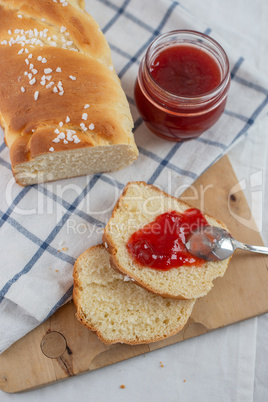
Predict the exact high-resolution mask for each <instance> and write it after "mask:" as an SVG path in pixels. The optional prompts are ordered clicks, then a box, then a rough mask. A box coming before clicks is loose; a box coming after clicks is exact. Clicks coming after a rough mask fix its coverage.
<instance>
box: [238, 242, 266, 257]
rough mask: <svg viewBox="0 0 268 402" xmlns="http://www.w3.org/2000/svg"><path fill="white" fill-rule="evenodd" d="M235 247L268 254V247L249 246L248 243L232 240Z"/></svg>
mask: <svg viewBox="0 0 268 402" xmlns="http://www.w3.org/2000/svg"><path fill="white" fill-rule="evenodd" d="M234 243H235V246H236V248H241V249H242V250H248V251H253V253H261V254H268V247H261V246H250V245H249V244H244V243H240V241H237V240H235V241H234Z"/></svg>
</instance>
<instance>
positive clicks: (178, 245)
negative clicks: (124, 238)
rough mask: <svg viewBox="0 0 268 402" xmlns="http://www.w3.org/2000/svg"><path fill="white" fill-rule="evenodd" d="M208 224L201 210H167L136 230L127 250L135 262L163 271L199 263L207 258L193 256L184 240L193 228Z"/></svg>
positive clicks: (198, 264)
mask: <svg viewBox="0 0 268 402" xmlns="http://www.w3.org/2000/svg"><path fill="white" fill-rule="evenodd" d="M207 225H208V222H207V220H206V219H205V217H204V215H203V214H202V213H201V211H200V210H199V209H195V208H191V209H187V210H186V211H185V212H184V213H179V212H176V211H171V212H167V213H164V214H161V215H159V216H158V217H157V218H156V219H155V220H154V221H153V222H150V223H148V224H147V225H145V226H144V227H143V228H141V229H139V230H138V231H136V232H134V233H133V234H132V235H131V236H130V238H129V240H128V242H127V249H128V251H129V253H130V254H131V256H132V258H133V259H134V261H135V262H137V263H139V264H140V265H142V266H146V267H150V268H154V269H159V270H162V271H167V270H169V269H171V268H175V267H180V266H182V265H184V266H185V265H186V266H192V265H195V266H200V265H202V264H203V263H204V260H202V259H200V258H197V257H194V256H192V255H191V254H190V253H189V252H188V251H187V249H186V247H185V243H186V242H187V239H188V237H189V235H190V234H191V233H192V232H193V231H195V230H196V229H198V228H200V227H204V226H207Z"/></svg>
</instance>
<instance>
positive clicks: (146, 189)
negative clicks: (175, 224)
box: [103, 182, 230, 299]
mask: <svg viewBox="0 0 268 402" xmlns="http://www.w3.org/2000/svg"><path fill="white" fill-rule="evenodd" d="M188 208H191V206H190V205H188V204H186V203H184V202H182V201H180V200H179V199H178V198H174V197H171V196H170V195H168V194H167V193H164V192H163V191H161V190H159V189H158V188H157V187H155V186H152V185H148V184H146V183H145V182H132V183H129V184H128V185H127V186H126V187H125V190H124V191H123V194H122V196H121V197H120V198H119V200H118V202H117V204H116V206H115V208H114V210H113V214H112V217H111V219H110V220H109V222H108V224H107V226H106V228H105V230H104V236H103V240H104V242H105V243H107V245H108V250H109V252H110V253H111V264H112V266H114V268H116V269H117V270H119V271H120V272H121V273H123V274H124V275H127V276H128V277H130V278H132V279H134V280H135V283H136V284H138V285H140V286H142V287H144V288H145V289H147V290H149V291H151V292H153V293H155V294H158V295H161V296H163V297H171V298H180V299H193V298H198V297H202V296H205V295H206V294H207V293H208V292H209V291H210V290H211V288H212V287H213V280H214V279H216V278H217V277H221V276H223V275H224V273H225V271H226V269H227V267H228V263H229V261H230V259H227V260H224V261H220V262H205V263H204V265H202V266H192V267H189V266H181V267H177V268H172V269H170V270H168V271H161V270H156V269H152V268H149V267H145V266H142V265H140V264H137V263H136V262H135V261H134V260H133V258H132V257H131V255H130V254H129V252H128V250H127V248H126V244H127V242H128V239H129V238H130V236H131V235H132V234H133V233H134V232H136V231H137V230H138V229H140V228H141V227H143V226H144V225H146V224H147V223H150V222H152V221H154V220H155V218H156V217H157V216H159V215H160V214H162V213H165V212H168V211H173V210H175V211H178V212H184V211H185V210H186V209H188ZM204 216H205V218H206V219H207V221H208V223H209V224H210V225H213V226H218V227H222V228H224V229H226V226H225V225H224V224H223V223H221V222H219V221H218V220H216V219H214V218H212V217H210V216H209V215H206V214H204Z"/></svg>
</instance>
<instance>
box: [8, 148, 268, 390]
mask: <svg viewBox="0 0 268 402" xmlns="http://www.w3.org/2000/svg"><path fill="white" fill-rule="evenodd" d="M236 184H237V178H236V176H235V174H234V172H233V169H232V167H231V164H230V162H229V160H228V157H227V156H224V157H223V158H222V159H221V160H220V161H218V162H217V163H216V164H215V165H214V166H212V167H211V168H210V169H208V170H207V171H206V172H205V173H204V174H203V175H202V176H201V177H200V178H199V179H198V180H197V181H196V182H195V183H194V188H193V187H192V188H189V189H187V191H186V192H185V193H184V194H183V197H182V199H183V200H185V201H186V202H188V203H189V204H191V205H193V206H195V207H198V208H202V209H203V210H204V211H205V212H207V213H209V214H210V215H213V216H215V217H217V218H218V219H220V220H222V221H223V222H225V223H226V225H227V226H228V228H229V230H230V231H231V233H232V234H233V236H234V237H236V238H237V239H238V240H240V241H242V242H246V243H248V244H255V245H262V244H263V243H262V239H261V236H260V234H259V233H258V231H257V229H256V226H255V224H254V222H253V220H252V219H251V216H250V209H249V206H248V204H247V201H246V199H245V196H244V194H243V192H242V191H241V190H240V191H237V190H239V188H237V186H236ZM234 188H235V193H233V192H232V189H234ZM201 194H204V197H201V196H200V195H201ZM240 218H242V219H244V221H243V223H241V219H240ZM245 223H246V224H245ZM267 268H268V257H267V256H266V257H265V256H262V255H256V254H250V253H248V252H243V251H241V252H238V251H237V252H236V253H235V255H234V257H233V258H232V260H231V263H230V265H229V268H228V270H227V272H226V274H225V275H224V277H223V278H218V279H216V280H215V282H214V287H213V289H212V290H211V292H209V294H208V295H207V296H206V297H204V298H201V299H199V300H198V301H197V302H196V304H195V307H194V310H193V312H192V315H191V317H190V319H189V321H188V323H187V325H186V326H185V327H184V329H183V330H182V331H181V332H180V333H178V334H177V335H175V336H172V337H170V338H167V339H165V340H163V341H160V342H155V343H152V344H149V345H138V346H129V345H123V344H116V345H112V346H106V345H104V344H103V343H102V342H101V341H100V340H99V339H98V338H97V336H96V335H94V334H93V333H92V332H90V331H88V330H87V329H86V328H84V327H83V326H82V325H81V324H80V323H79V322H78V320H77V319H76V317H75V307H74V304H73V303H72V302H71V303H68V304H66V305H65V306H63V307H62V308H61V309H59V310H58V311H57V312H56V313H55V314H54V315H53V316H52V317H51V318H49V319H48V320H47V321H46V322H45V323H44V324H42V325H40V326H39V327H38V328H36V329H35V330H33V331H32V332H30V333H29V334H27V335H26V336H25V337H24V338H22V339H20V340H19V341H17V342H16V343H15V344H14V345H12V346H11V347H10V348H9V349H8V350H7V351H5V352H4V353H3V354H2V355H1V356H0V389H2V390H3V391H6V392H19V391H23V390H27V389H31V388H37V387H40V386H43V385H45V384H49V383H53V382H55V381H59V380H62V379H66V378H68V377H70V376H73V375H77V374H80V373H83V372H86V371H92V370H96V369H98V368H101V367H104V366H107V365H109V364H113V363H116V362H119V361H122V360H125V359H129V358H131V357H134V356H137V355H140V354H144V353H147V352H150V351H153V350H156V349H159V348H162V347H164V346H167V345H171V344H174V343H177V342H181V341H183V340H185V339H188V338H192V337H194V336H198V335H202V334H205V333H207V332H209V331H212V330H214V329H217V328H220V327H223V326H226V325H229V324H232V323H235V322H238V321H241V320H245V319H247V318H250V317H253V316H256V315H260V314H263V313H266V312H268V292H267V288H268V272H267Z"/></svg>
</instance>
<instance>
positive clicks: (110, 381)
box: [0, 0, 268, 402]
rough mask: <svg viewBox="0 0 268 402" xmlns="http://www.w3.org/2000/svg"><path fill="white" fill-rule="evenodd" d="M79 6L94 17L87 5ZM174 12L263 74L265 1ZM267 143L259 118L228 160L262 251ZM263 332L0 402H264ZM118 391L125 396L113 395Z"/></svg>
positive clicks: (231, 333) (195, 342) (195, 344)
mask: <svg viewBox="0 0 268 402" xmlns="http://www.w3.org/2000/svg"><path fill="white" fill-rule="evenodd" d="M147 2H148V3H149V0H147ZM86 3H87V10H88V11H89V12H90V13H91V14H92V15H93V16H94V10H92V9H91V8H90V4H91V1H90V0H89V1H87V2H86ZM145 3H146V0H145ZM151 3H152V2H151ZM180 4H181V5H183V6H184V7H185V8H188V9H189V10H190V11H191V12H192V13H193V14H195V15H196V16H198V17H199V18H200V19H201V20H202V21H203V22H205V23H206V24H207V25H208V26H210V27H211V28H212V29H215V30H216V31H217V32H218V33H219V34H220V35H221V36H222V37H224V39H225V40H227V41H230V42H231V43H232V44H233V45H234V46H235V47H236V48H237V49H238V50H239V51H240V52H241V54H243V55H245V56H246V57H247V59H250V60H252V64H254V65H255V66H256V67H257V68H259V69H260V70H262V71H263V72H264V73H266V71H267V65H268V63H267V62H268V54H267V53H268V52H267V50H268V27H267V21H268V3H267V2H266V1H265V0H256V1H255V2H252V1H249V0H243V1H242V0H225V1H224V2H223V1H220V0H202V2H199V1H198V0H182V1H181V2H180ZM267 135H268V118H265V119H263V120H262V121H261V122H259V123H258V124H256V125H255V127H254V132H253V133H252V134H251V135H250V136H249V137H248V138H247V139H246V140H244V141H243V142H241V143H240V144H239V145H238V146H237V147H236V148H234V149H233V150H232V151H231V152H230V153H229V157H230V159H231V162H232V164H233V167H234V169H235V171H236V174H237V176H238V179H239V180H240V179H246V183H248V185H247V188H246V191H245V194H246V196H247V198H248V201H249V205H251V207H252V211H253V213H254V215H255V218H256V220H257V221H258V223H259V226H260V228H261V234H262V236H263V239H264V243H265V244H267V245H268V229H267V223H268V213H267V212H266V210H265V199H266V198H267V186H266V184H267V183H268V178H267V175H266V163H267V156H268V155H267V151H268V140H267ZM256 172H262V185H261V186H258V188H257V189H258V190H260V191H261V192H262V203H260V198H258V197H257V198H256V197H255V204H254V203H253V202H252V200H254V197H253V196H252V194H253V192H254V188H250V187H249V183H250V177H251V175H252V174H254V173H256ZM261 206H262V214H261V213H260V211H261ZM267 331H268V315H265V316H262V317H258V318H254V319H251V320H248V321H245V322H242V323H239V324H236V325H232V326H230V327H227V328H223V329H221V330H217V331H214V332H212V333H209V334H207V335H203V336H201V337H198V338H195V339H191V340H188V341H185V342H183V343H180V344H177V345H172V346H170V347H166V348H164V349H162V350H158V351H155V352H153V353H150V354H146V355H144V356H139V357H137V358H133V359H130V360H128V361H125V362H122V363H118V364H116V365H113V366H109V367H106V368H103V369H101V370H98V371H95V372H92V373H88V374H83V375H81V376H78V377H75V378H71V379H68V380H67V381H64V382H61V383H58V384H53V385H50V386H48V387H45V388H43V389H40V390H35V391H31V392H27V393H24V394H19V395H8V394H4V393H2V392H0V401H10V400H15V401H40V402H41V401H48V400H50V401H51V402H54V401H55V402H56V401H63V400H64V401H74V400H76V399H77V400H79V401H82V402H83V401H94V402H95V401H133V402H134V401H137V400H141V401H156V402H158V401H159V402H160V401H161V402H162V401H163V400H165V401H183V402H184V401H190V402H191V401H193V402H194V401H217V402H218V401H223V402H225V401H241V402H242V401H243V402H246V401H253V400H254V401H257V402H259V401H260V402H262V401H267V400H268V385H267V380H266V376H267V372H268V370H267V368H268V367H267V366H268V363H267V355H268V354H267V352H268V342H267V335H266V334H267V333H268V332H267ZM160 362H163V365H164V367H161V366H160ZM121 384H124V385H125V389H121V388H120V385H121Z"/></svg>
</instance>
